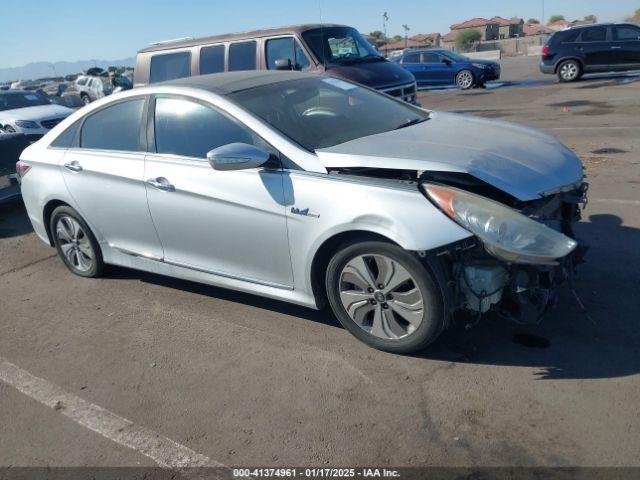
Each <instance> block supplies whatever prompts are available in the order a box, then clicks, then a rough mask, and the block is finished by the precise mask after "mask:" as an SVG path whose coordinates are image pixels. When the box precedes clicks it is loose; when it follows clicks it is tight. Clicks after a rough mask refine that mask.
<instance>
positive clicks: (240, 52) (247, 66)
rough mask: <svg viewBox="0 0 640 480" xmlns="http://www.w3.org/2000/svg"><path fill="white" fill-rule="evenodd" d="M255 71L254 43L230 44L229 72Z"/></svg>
mask: <svg viewBox="0 0 640 480" xmlns="http://www.w3.org/2000/svg"><path fill="white" fill-rule="evenodd" d="M255 69H256V42H254V41H251V42H241V43H232V44H231V45H230V46H229V71H230V72H233V71H237V70H255Z"/></svg>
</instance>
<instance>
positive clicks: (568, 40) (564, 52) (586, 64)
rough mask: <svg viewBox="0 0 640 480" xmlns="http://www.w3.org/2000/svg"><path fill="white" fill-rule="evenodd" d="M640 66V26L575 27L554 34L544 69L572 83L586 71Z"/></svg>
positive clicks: (544, 52)
mask: <svg viewBox="0 0 640 480" xmlns="http://www.w3.org/2000/svg"><path fill="white" fill-rule="evenodd" d="M636 69H640V26H638V25H634V24H630V23H615V24H598V25H588V26H579V27H572V28H569V29H568V30H562V31H560V32H556V33H554V34H553V35H552V36H551V38H549V41H548V42H547V44H546V45H545V46H544V47H543V49H542V61H541V62H540V71H541V72H542V73H555V74H557V75H558V78H559V79H560V81H561V82H572V81H574V80H577V79H578V78H580V77H581V76H582V74H584V73H591V72H610V71H623V70H636Z"/></svg>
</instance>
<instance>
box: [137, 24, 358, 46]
mask: <svg viewBox="0 0 640 480" xmlns="http://www.w3.org/2000/svg"><path fill="white" fill-rule="evenodd" d="M321 27H322V28H333V27H345V28H351V27H349V26H348V25H339V24H334V23H331V24H329V23H307V24H301V25H289V26H286V27H277V28H268V29H262V30H249V31H246V32H237V33H225V34H223V35H213V36H209V37H199V38H183V39H178V40H175V41H171V40H169V41H166V42H157V43H152V44H151V45H149V46H148V47H145V48H143V49H141V50H139V51H138V53H145V52H157V51H162V50H169V49H174V48H186V47H193V46H196V45H205V44H211V43H220V42H227V41H235V40H250V39H252V38H259V37H265V36H271V35H286V34H290V33H302V32H304V31H307V30H311V29H314V28H321Z"/></svg>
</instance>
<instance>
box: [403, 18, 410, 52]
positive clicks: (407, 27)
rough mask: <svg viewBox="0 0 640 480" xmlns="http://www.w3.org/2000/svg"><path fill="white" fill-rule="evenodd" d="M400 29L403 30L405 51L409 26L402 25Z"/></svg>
mask: <svg viewBox="0 0 640 480" xmlns="http://www.w3.org/2000/svg"><path fill="white" fill-rule="evenodd" d="M402 28H404V48H405V50H406V49H407V45H408V42H409V30H411V29H410V28H409V26H408V25H407V24H406V23H405V24H404V25H402Z"/></svg>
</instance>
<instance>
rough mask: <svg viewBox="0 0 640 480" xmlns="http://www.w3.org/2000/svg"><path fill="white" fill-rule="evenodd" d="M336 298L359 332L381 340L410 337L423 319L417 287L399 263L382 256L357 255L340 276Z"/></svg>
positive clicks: (421, 304)
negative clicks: (359, 329) (360, 330)
mask: <svg viewBox="0 0 640 480" xmlns="http://www.w3.org/2000/svg"><path fill="white" fill-rule="evenodd" d="M339 285H340V286H339V294H340V301H341V302H342V306H343V307H344V309H345V310H346V312H347V314H348V315H349V317H350V318H351V320H353V321H354V322H355V323H356V324H357V325H358V326H359V327H360V328H361V329H363V330H364V331H366V332H367V333H369V334H371V335H374V336H376V337H379V338H382V339H385V340H397V339H400V338H403V337H406V336H408V335H411V334H412V333H413V332H415V331H416V329H417V328H418V327H419V326H420V324H421V323H422V320H423V318H424V309H425V305H424V301H423V298H422V294H421V292H420V289H419V288H418V284H417V282H416V281H415V279H414V278H413V277H412V276H411V274H410V273H409V272H408V271H407V269H406V268H404V267H403V266H402V265H401V264H400V263H399V262H397V261H395V260H393V259H391V258H389V257H386V256H384V255H359V256H357V257H355V258H353V259H351V260H349V262H347V264H346V265H345V266H344V267H343V269H342V272H341V273H340V283H339Z"/></svg>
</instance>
